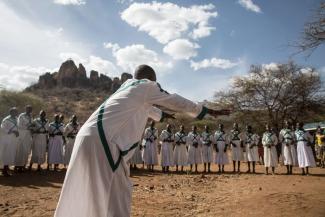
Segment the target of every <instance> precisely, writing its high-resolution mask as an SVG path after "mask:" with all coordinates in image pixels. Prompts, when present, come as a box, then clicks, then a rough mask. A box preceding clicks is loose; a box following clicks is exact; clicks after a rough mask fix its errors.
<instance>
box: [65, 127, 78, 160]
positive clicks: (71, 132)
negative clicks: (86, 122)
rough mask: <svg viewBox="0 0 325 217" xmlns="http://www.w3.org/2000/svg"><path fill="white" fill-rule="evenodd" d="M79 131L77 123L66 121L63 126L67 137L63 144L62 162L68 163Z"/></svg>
mask: <svg viewBox="0 0 325 217" xmlns="http://www.w3.org/2000/svg"><path fill="white" fill-rule="evenodd" d="M78 132H79V123H75V124H73V123H72V122H70V123H68V124H67V125H66V126H65V128H64V135H65V136H66V138H67V140H68V141H67V143H66V144H65V145H64V164H69V162H70V158H71V154H72V150H73V146H74V142H75V139H76V136H77V134H78Z"/></svg>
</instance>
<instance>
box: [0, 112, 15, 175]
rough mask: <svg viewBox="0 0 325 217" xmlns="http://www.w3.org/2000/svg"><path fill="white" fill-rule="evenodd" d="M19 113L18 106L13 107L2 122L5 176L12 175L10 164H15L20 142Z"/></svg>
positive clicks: (2, 153)
mask: <svg viewBox="0 0 325 217" xmlns="http://www.w3.org/2000/svg"><path fill="white" fill-rule="evenodd" d="M17 114H18V111H17V109H16V107H13V108H11V109H10V111H9V116H7V117H6V118H4V119H3V120H2V122H1V129H2V131H3V138H2V139H1V142H2V144H1V145H2V148H1V149H2V151H1V152H0V159H1V160H0V161H1V162H2V164H3V165H4V166H3V170H2V174H3V175H4V176H10V174H9V166H13V165H15V158H16V152H17V148H18V144H19V131H18V125H17Z"/></svg>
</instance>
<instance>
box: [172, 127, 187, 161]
mask: <svg viewBox="0 0 325 217" xmlns="http://www.w3.org/2000/svg"><path fill="white" fill-rule="evenodd" d="M186 141H187V135H186V134H185V133H181V132H177V133H175V144H176V145H175V148H174V163H175V165H177V166H187V149H186Z"/></svg>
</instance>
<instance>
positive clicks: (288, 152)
mask: <svg viewBox="0 0 325 217" xmlns="http://www.w3.org/2000/svg"><path fill="white" fill-rule="evenodd" d="M284 126H285V128H283V129H282V130H281V131H280V134H279V140H280V142H281V144H282V158H283V164H284V165H285V166H286V167H287V175H289V174H292V167H293V166H296V165H297V164H296V162H297V151H296V147H295V142H294V141H295V139H294V135H293V134H292V131H291V128H290V123H289V122H288V121H285V122H284Z"/></svg>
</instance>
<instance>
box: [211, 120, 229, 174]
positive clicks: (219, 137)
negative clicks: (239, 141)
mask: <svg viewBox="0 0 325 217" xmlns="http://www.w3.org/2000/svg"><path fill="white" fill-rule="evenodd" d="M227 146H228V137H227V134H226V133H225V131H224V130H223V124H219V127H218V130H217V131H216V132H215V133H214V147H215V150H216V156H215V161H214V162H215V163H216V164H218V168H219V170H218V171H219V173H221V172H222V173H223V172H225V165H226V164H228V163H229V160H228V155H227Z"/></svg>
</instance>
